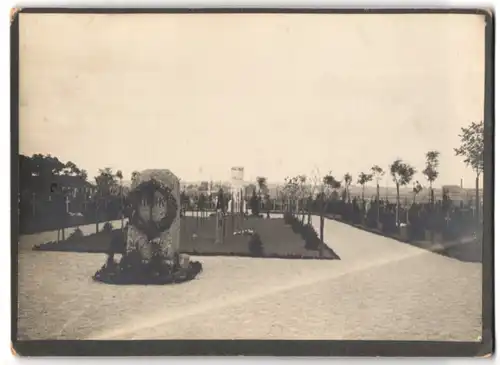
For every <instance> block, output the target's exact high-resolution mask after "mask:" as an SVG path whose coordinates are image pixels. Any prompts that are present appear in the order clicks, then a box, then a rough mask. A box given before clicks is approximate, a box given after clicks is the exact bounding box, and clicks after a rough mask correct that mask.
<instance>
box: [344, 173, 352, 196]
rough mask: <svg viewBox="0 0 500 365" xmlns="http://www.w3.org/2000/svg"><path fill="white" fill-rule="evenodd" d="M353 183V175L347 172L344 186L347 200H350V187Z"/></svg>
mask: <svg viewBox="0 0 500 365" xmlns="http://www.w3.org/2000/svg"><path fill="white" fill-rule="evenodd" d="M351 183H352V175H351V174H350V173H346V174H345V175H344V186H345V198H346V200H345V201H349V200H351V199H350V196H349V187H350V186H351Z"/></svg>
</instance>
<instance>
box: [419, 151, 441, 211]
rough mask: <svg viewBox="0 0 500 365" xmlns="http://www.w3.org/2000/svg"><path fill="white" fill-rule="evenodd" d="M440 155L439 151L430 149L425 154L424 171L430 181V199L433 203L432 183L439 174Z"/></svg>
mask: <svg viewBox="0 0 500 365" xmlns="http://www.w3.org/2000/svg"><path fill="white" fill-rule="evenodd" d="M439 155H440V153H439V152H438V151H429V152H427V153H426V154H425V169H424V170H423V171H422V173H423V174H424V176H425V178H426V179H427V181H428V182H429V189H430V194H431V195H430V201H431V204H434V189H433V187H432V183H433V182H434V181H436V179H437V178H438V176H439V172H438V170H437V169H438V167H439Z"/></svg>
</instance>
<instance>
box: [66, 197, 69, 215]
mask: <svg viewBox="0 0 500 365" xmlns="http://www.w3.org/2000/svg"><path fill="white" fill-rule="evenodd" d="M66 213H69V198H68V196H67V195H66Z"/></svg>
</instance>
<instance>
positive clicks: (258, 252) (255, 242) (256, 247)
mask: <svg viewBox="0 0 500 365" xmlns="http://www.w3.org/2000/svg"><path fill="white" fill-rule="evenodd" d="M248 250H249V251H250V254H251V255H252V256H253V257H262V256H264V245H263V243H262V240H261V239H260V236H259V234H258V233H254V234H253V235H252V237H250V241H248Z"/></svg>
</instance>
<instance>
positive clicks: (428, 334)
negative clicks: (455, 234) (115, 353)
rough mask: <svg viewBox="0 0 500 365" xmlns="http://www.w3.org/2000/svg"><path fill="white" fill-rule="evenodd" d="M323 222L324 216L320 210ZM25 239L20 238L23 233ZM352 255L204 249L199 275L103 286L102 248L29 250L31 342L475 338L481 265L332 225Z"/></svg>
mask: <svg viewBox="0 0 500 365" xmlns="http://www.w3.org/2000/svg"><path fill="white" fill-rule="evenodd" d="M312 223H313V225H314V226H315V227H319V218H318V217H313V222H312ZM22 240H23V238H21V241H22ZM325 241H326V242H327V244H329V245H330V246H331V247H332V248H333V249H334V250H335V252H337V253H338V254H339V256H340V257H341V260H334V261H316V260H273V259H252V258H237V257H200V258H197V260H199V261H201V262H202V264H203V268H204V271H203V273H202V274H201V275H200V276H199V278H198V279H197V280H194V281H192V282H189V283H186V284H181V285H175V286H165V287H154V286H130V287H128V286H116V287H115V286H109V285H104V284H97V283H92V282H91V280H90V277H91V275H92V274H93V273H94V272H95V271H96V270H97V269H98V268H99V267H100V265H102V264H103V263H104V260H105V256H104V255H99V254H97V255H96V254H75V253H61V252H31V251H22V252H21V253H20V260H19V263H20V274H19V293H20V298H19V304H20V305H19V317H20V318H19V337H20V338H21V339H359V340H456V341H460V340H461V341H465V340H476V339H477V338H478V336H479V335H480V333H481V283H482V281H481V264H480V263H473V262H465V261H460V260H455V259H452V258H448V257H445V256H441V255H438V254H435V253H431V252H428V251H425V250H422V249H419V248H416V247H413V246H411V245H408V244H404V243H401V242H398V241H396V240H393V239H389V238H386V237H383V236H378V235H374V234H371V233H368V232H365V231H362V230H359V229H356V228H353V227H351V226H348V225H345V224H342V223H339V222H336V221H332V220H326V221H325Z"/></svg>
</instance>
